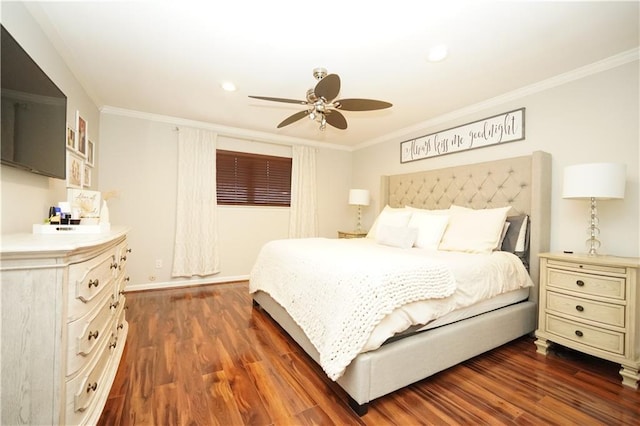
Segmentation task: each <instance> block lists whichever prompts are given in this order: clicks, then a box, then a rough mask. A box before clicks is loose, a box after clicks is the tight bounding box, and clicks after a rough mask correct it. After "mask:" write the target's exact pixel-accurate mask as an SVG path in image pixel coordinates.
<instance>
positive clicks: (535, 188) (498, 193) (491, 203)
mask: <svg viewBox="0 0 640 426" xmlns="http://www.w3.org/2000/svg"><path fill="white" fill-rule="evenodd" d="M550 198H551V155H550V154H548V153H546V152H542V151H536V152H534V153H532V154H531V155H527V156H522V157H514V158H507V159H502V160H495V161H488V162H483V163H475V164H467V165H463V166H455V167H447V168H444V169H436V170H425V171H422V172H415V173H407V174H401V175H393V176H383V177H382V179H381V188H380V199H381V200H380V208H381V209H382V208H383V207H384V206H386V205H387V204H388V205H390V206H391V207H404V206H412V207H417V208H422V209H446V208H448V207H449V206H451V205H452V204H456V205H459V206H465V207H471V208H475V209H481V208H494V207H503V206H512V207H513V209H512V210H511V212H510V215H517V214H527V215H529V218H530V221H531V224H530V226H531V227H530V251H529V257H530V259H529V263H530V271H529V273H530V275H531V278H532V280H533V282H534V283H535V284H536V286H537V284H538V278H539V261H538V253H541V252H544V251H548V250H549V238H550V234H549V231H550V215H551V201H550ZM536 288H537V287H536ZM537 296H538V295H537V291H532V292H531V296H530V298H531V299H534V300H536V301H537Z"/></svg>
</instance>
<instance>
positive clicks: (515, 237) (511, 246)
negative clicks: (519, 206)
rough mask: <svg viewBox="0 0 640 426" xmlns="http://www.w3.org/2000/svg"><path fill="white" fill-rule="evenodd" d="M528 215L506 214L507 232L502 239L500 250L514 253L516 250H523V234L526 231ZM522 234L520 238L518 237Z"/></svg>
mask: <svg viewBox="0 0 640 426" xmlns="http://www.w3.org/2000/svg"><path fill="white" fill-rule="evenodd" d="M527 222H528V216H527V215H521V216H508V217H507V219H506V222H505V225H507V224H509V228H508V229H507V233H506V235H505V237H504V240H502V246H501V250H502V251H508V252H510V253H515V252H516V251H521V252H523V251H525V235H526V232H527ZM520 234H522V239H521V238H520Z"/></svg>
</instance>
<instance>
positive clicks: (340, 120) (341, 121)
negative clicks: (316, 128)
mask: <svg viewBox="0 0 640 426" xmlns="http://www.w3.org/2000/svg"><path fill="white" fill-rule="evenodd" d="M325 118H326V119H327V124H331V125H332V126H333V127H335V128H337V129H341V130H344V129H346V128H347V119H346V118H344V115H342V114H341V113H339V112H338V111H336V110H330V111H327V112H326V113H325Z"/></svg>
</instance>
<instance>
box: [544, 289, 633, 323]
mask: <svg viewBox="0 0 640 426" xmlns="http://www.w3.org/2000/svg"><path fill="white" fill-rule="evenodd" d="M547 309H548V310H550V311H555V312H558V313H562V314H565V315H571V316H574V317H577V318H582V319H586V320H590V321H596V322H600V323H603V324H607V325H613V326H616V327H624V318H625V317H624V313H625V307H624V306H623V305H616V304H613V303H603V302H596V301H592V300H586V299H581V298H578V297H572V296H567V295H564V294H559V293H555V292H551V291H550V292H549V293H547Z"/></svg>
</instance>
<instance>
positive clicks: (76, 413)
mask: <svg viewBox="0 0 640 426" xmlns="http://www.w3.org/2000/svg"><path fill="white" fill-rule="evenodd" d="M105 337H106V336H105ZM112 339H113V336H112V335H111V333H109V336H108V340H109V341H103V342H102V343H101V344H100V350H99V351H98V353H99V356H97V357H95V358H96V359H95V360H94V362H92V363H91V364H90V365H88V366H87V368H85V371H83V372H82V373H80V374H78V376H76V377H75V378H73V379H72V380H70V381H69V382H68V383H67V386H66V393H67V399H66V401H67V403H66V419H65V423H66V424H85V423H86V421H84V420H85V419H86V418H87V417H89V416H91V415H92V414H93V413H92V410H94V409H95V403H94V401H95V400H97V399H98V398H100V397H101V396H103V394H104V393H105V392H107V393H108V392H109V388H110V385H111V384H110V383H108V381H107V380H106V379H107V377H106V372H107V369H108V367H109V360H110V358H111V355H112V351H111V349H109V346H108V345H109V344H110V341H111V340H112Z"/></svg>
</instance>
